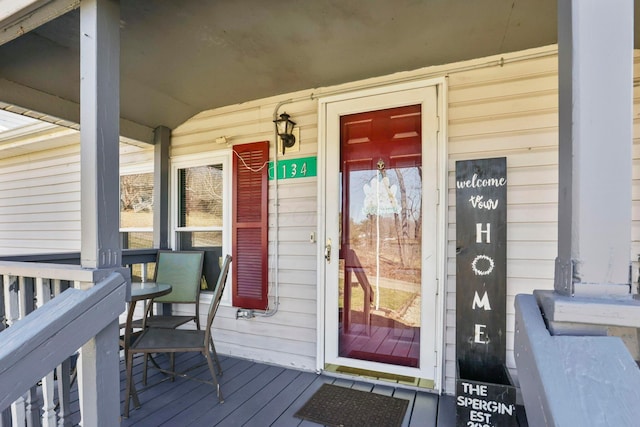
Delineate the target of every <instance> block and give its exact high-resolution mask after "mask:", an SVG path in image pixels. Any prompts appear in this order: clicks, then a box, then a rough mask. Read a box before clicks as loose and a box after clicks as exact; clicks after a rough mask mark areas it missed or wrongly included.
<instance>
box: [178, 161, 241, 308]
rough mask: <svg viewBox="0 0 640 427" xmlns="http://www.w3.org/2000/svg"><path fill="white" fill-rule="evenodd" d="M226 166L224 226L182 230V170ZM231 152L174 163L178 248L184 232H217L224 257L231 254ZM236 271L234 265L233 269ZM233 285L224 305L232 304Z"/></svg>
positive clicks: (207, 294)
mask: <svg viewBox="0 0 640 427" xmlns="http://www.w3.org/2000/svg"><path fill="white" fill-rule="evenodd" d="M215 164H221V165H222V179H223V183H222V200H223V206H222V226H210V227H180V226H178V224H179V212H178V210H179V208H180V197H179V196H180V191H179V189H178V185H179V184H180V178H179V170H181V169H188V168H194V167H201V166H208V165H215ZM231 179H232V176H231V150H224V151H222V150H221V151H216V152H209V153H207V152H205V153H197V154H191V155H185V156H180V157H176V158H174V159H172V161H171V177H170V184H169V192H170V210H171V212H170V225H169V228H170V244H171V247H172V248H174V249H176V248H177V245H178V233H181V232H212V231H213V232H217V231H220V232H221V233H222V254H223V255H224V254H227V253H231V203H232V200H231ZM231 268H233V266H231ZM229 288H230V286H228V287H226V288H225V291H224V293H223V295H222V300H221V304H223V305H231V291H230V290H229ZM212 296H213V293H212V292H201V293H200V300H201V301H202V302H209V301H210V300H211V298H212Z"/></svg>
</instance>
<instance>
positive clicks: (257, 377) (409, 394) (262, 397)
mask: <svg viewBox="0 0 640 427" xmlns="http://www.w3.org/2000/svg"><path fill="white" fill-rule="evenodd" d="M141 360H142V359H141V358H139V359H136V360H135V362H134V363H135V364H134V370H133V371H134V378H135V381H136V385H137V387H138V389H139V391H138V393H139V397H140V403H141V407H140V409H132V410H131V413H130V418H128V419H124V418H123V419H122V424H121V425H122V426H126V427H129V426H136V427H148V426H154V427H155V426H160V425H163V426H171V427H175V426H194V425H198V426H222V427H226V426H229V427H236V426H244V427H263V426H271V427H292V426H298V427H318V426H319V424H316V423H313V422H310V421H303V420H300V419H298V418H295V417H294V414H295V413H296V412H297V411H298V410H299V409H300V408H301V407H302V406H303V405H304V404H305V403H306V402H307V400H308V399H309V398H310V397H311V396H312V395H313V394H314V393H315V392H316V391H317V390H318V389H319V388H320V387H321V386H322V384H324V383H331V384H335V385H338V386H342V387H350V388H354V389H356V390H362V391H369V392H373V393H379V394H382V395H385V396H394V397H398V398H401V399H407V400H408V401H409V406H408V409H407V412H406V414H405V418H404V420H403V423H402V426H403V427H417V426H420V427H423V426H424V427H430V426H439V427H442V426H445V427H449V426H455V398H454V397H453V396H440V397H439V396H437V395H435V394H430V393H427V392H423V391H418V390H415V389H407V388H402V387H400V386H396V385H395V384H391V383H389V384H388V385H387V384H380V383H376V384H373V383H370V382H368V381H367V380H366V379H365V378H363V379H362V380H354V379H352V378H347V377H339V376H325V375H318V374H316V373H313V372H306V371H298V370H294V369H286V368H283V367H279V366H272V365H267V364H262V363H256V362H252V361H249V360H244V359H238V358H233V357H223V356H221V357H220V361H221V364H222V368H223V375H222V377H220V376H219V377H218V379H219V381H220V384H221V388H222V393H223V395H224V398H225V402H224V403H222V404H220V403H218V399H217V397H216V394H215V390H214V387H213V386H212V385H210V384H204V383H200V382H195V381H190V380H187V379H184V378H177V379H176V381H175V382H171V381H164V382H161V383H158V384H154V385H152V386H149V387H146V388H145V387H143V386H142V384H141V379H142V363H141ZM202 360H203V358H202V357H201V356H200V355H198V354H197V353H193V354H184V355H178V356H177V358H176V365H177V367H178V370H184V369H185V367H188V366H191V365H192V364H193V363H194V362H196V363H197V362H199V361H202ZM158 361H159V363H161V364H164V363H166V362H167V361H166V359H163V356H158ZM120 368H121V399H122V405H121V406H122V407H124V388H125V376H126V372H125V370H124V363H121V364H120ZM191 374H196V375H198V376H200V377H201V378H203V379H209V375H210V374H209V371H208V368H207V367H206V366H201V367H199V368H198V369H197V370H195V371H193V372H191ZM162 378H164V374H162V373H160V372H158V371H157V370H155V369H150V370H149V382H150V383H151V384H153V383H154V382H157V381H158V380H160V379H162ZM79 415H80V414H79V411H78V400H77V391H76V390H75V388H74V390H72V416H71V420H72V424H73V425H78V424H79V421H80V419H79Z"/></svg>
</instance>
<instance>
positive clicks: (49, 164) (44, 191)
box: [0, 135, 80, 255]
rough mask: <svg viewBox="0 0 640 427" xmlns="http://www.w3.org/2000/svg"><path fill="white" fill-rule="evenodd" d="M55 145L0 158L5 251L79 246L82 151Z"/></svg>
mask: <svg viewBox="0 0 640 427" xmlns="http://www.w3.org/2000/svg"><path fill="white" fill-rule="evenodd" d="M64 138H66V139H69V141H68V142H67V143H68V144H72V145H65V146H61V147H58V148H54V149H48V150H46V151H45V150H41V151H36V152H31V153H29V154H19V155H15V156H11V157H8V158H2V159H0V255H25V254H39V253H51V252H71V251H77V250H79V247H80V152H79V149H80V147H79V145H77V144H74V141H73V137H71V138H70V137H69V136H68V135H66V136H65V137H64Z"/></svg>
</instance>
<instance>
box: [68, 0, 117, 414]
mask: <svg viewBox="0 0 640 427" xmlns="http://www.w3.org/2000/svg"><path fill="white" fill-rule="evenodd" d="M119 116H120V3H119V1H118V0H83V1H82V2H81V4H80V138H81V142H80V147H81V198H82V201H81V218H82V246H81V263H82V266H83V267H85V268H117V267H120V265H121V261H122V251H121V249H120V242H119V238H118V232H119V186H120V178H119ZM92 285H93V284H92V283H86V284H82V285H81V286H92ZM78 363H79V371H78V385H79V387H80V407H81V412H82V421H81V424H82V425H83V426H114V425H119V423H120V421H119V420H120V372H119V352H118V322H117V319H116V320H114V321H113V322H112V323H111V324H110V325H109V326H108V327H107V328H105V329H104V330H103V331H102V332H100V333H99V334H98V335H96V336H95V338H93V339H91V340H89V341H88V342H87V343H86V344H85V345H84V346H82V349H81V352H80V359H79V361H78Z"/></svg>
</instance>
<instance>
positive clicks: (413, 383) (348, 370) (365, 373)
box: [324, 363, 435, 391]
mask: <svg viewBox="0 0 640 427" xmlns="http://www.w3.org/2000/svg"><path fill="white" fill-rule="evenodd" d="M324 371H325V373H327V374H334V375H336V376H345V377H350V378H354V377H359V378H363V379H366V380H377V381H380V382H383V383H392V384H397V385H399V386H402V387H410V388H418V389H421V390H424V389H428V390H433V391H435V390H434V389H435V382H434V381H433V380H429V379H426V378H416V377H410V376H407V375H398V374H392V373H389V372H380V371H372V370H369V369H359V368H353V367H350V366H342V365H333V364H329V363H327V364H325V366H324Z"/></svg>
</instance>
